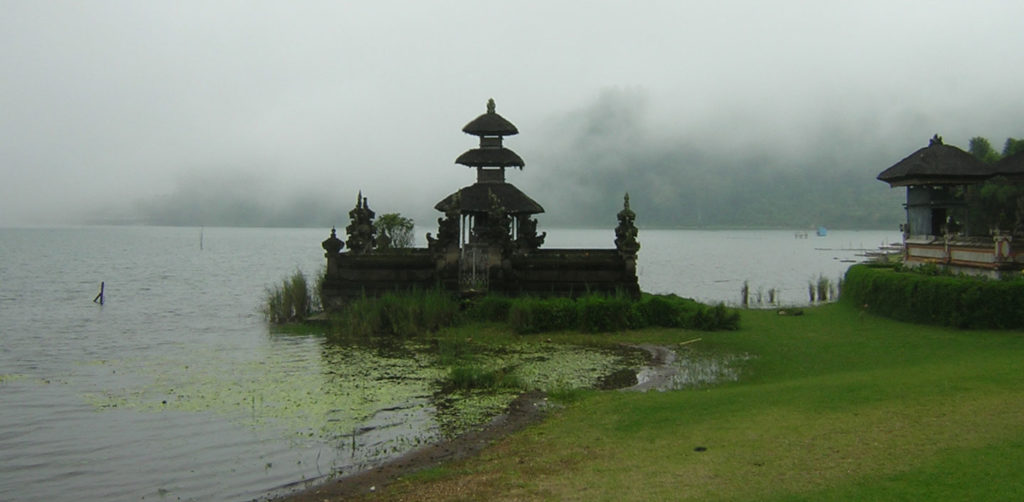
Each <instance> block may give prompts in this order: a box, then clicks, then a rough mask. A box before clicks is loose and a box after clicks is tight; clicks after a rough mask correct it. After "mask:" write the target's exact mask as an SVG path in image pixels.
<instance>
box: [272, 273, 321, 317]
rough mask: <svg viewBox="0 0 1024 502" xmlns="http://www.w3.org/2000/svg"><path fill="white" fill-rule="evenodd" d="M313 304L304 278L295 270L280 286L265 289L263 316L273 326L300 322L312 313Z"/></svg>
mask: <svg viewBox="0 0 1024 502" xmlns="http://www.w3.org/2000/svg"><path fill="white" fill-rule="evenodd" d="M313 304H314V301H313V295H311V294H310V290H309V284H308V282H307V281H306V276H305V275H304V274H303V273H302V271H301V270H296V271H295V273H293V274H292V275H291V277H287V278H285V279H284V280H282V281H281V284H279V285H277V286H274V287H272V288H268V289H267V291H266V298H265V301H264V305H263V315H264V316H265V317H266V318H267V320H268V321H270V322H271V323H274V324H283V323H288V322H296V321H302V320H305V319H306V317H308V316H309V314H310V313H311V312H312V311H313Z"/></svg>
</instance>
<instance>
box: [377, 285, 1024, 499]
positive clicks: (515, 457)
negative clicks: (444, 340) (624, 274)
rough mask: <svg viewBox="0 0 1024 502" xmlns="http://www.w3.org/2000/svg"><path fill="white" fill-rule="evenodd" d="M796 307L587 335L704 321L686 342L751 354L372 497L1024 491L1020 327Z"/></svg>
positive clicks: (575, 408)
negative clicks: (727, 326)
mask: <svg viewBox="0 0 1024 502" xmlns="http://www.w3.org/2000/svg"><path fill="white" fill-rule="evenodd" d="M804 312H805V315H803V316H798V317H788V316H779V315H777V314H776V313H775V312H772V311H744V312H743V317H742V321H741V326H742V327H741V329H740V330H738V331H726V332H714V333H702V332H693V331H682V330H665V329H652V330H642V331H636V332H628V333H622V334H615V335H590V336H598V337H604V338H606V339H612V338H613V339H615V340H621V341H624V342H654V343H673V342H681V341H684V340H689V339H693V338H695V337H701V338H702V341H700V342H697V343H695V344H691V345H688V346H687V347H689V348H692V349H695V350H698V351H703V352H710V353H734V354H749V355H750V356H752V357H751V358H749V359H747V360H746V362H745V363H743V364H744V366H743V367H742V373H741V378H740V380H739V381H738V382H733V383H725V384H721V385H717V386H714V387H710V388H700V389H691V390H680V391H669V392H652V393H646V394H639V393H627V392H617V391H603V392H602V391H587V392H585V393H584V395H583V397H582V398H581V399H579V400H577V401H574V402H573V403H572V404H570V405H568V406H567V407H566V408H564V409H562V410H560V411H558V412H557V413H555V414H553V415H552V416H551V417H549V418H548V419H547V420H545V421H544V422H543V423H542V424H539V425H537V426H534V427H531V428H529V429H527V430H526V431H524V432H522V433H519V434H516V435H514V436H512V437H509V438H506V439H505V440H503V441H501V442H499V443H498V444H495V445H493V446H492V447H490V448H489V449H487V450H485V451H484V453H483V454H482V455H480V456H479V457H477V458H474V459H470V460H467V461H463V462H458V463H453V464H449V465H446V466H444V467H440V468H436V469H432V470H429V471H425V472H421V473H417V474H413V475H410V476H408V477H407V478H406V479H404V480H402V481H401V482H399V483H396V484H394V485H392V486H391V487H389V488H388V489H387V490H385V491H383V493H377V494H374V495H372V498H374V499H377V498H381V499H417V500H419V499H434V500H535V499H547V500H815V501H817V500H843V501H847V500H1024V365H1022V364H1021V363H1022V362H1024V332H1019V331H1013V332H1010V331H957V330H953V329H947V328H939V327H933V326H920V325H913V324H905V323H899V322H894V321H890V320H887V319H882V318H877V317H873V316H871V315H866V314H863V313H862V312H860V311H858V310H857V309H856V308H854V307H852V306H849V305H845V304H833V305H828V306H824V307H819V308H813V309H805V311H804ZM483 336H486V335H483ZM536 336H538V337H543V338H545V339H546V338H553V339H554V341H556V342H557V341H560V340H562V341H571V340H578V339H579V338H578V337H579V335H576V334H559V335H552V336H550V337H549V336H548V335H536ZM697 450H703V451H697Z"/></svg>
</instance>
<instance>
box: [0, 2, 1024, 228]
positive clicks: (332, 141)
mask: <svg viewBox="0 0 1024 502" xmlns="http://www.w3.org/2000/svg"><path fill="white" fill-rule="evenodd" d="M0 12H2V15H0V47H2V50H0V225H3V226H7V225H23V224H64V223H78V222H82V221H88V220H90V219H97V218H99V219H103V218H109V219H110V220H118V219H126V220H131V219H132V218H136V217H138V215H137V213H138V212H139V211H143V210H145V209H146V208H150V209H152V207H153V206H154V205H159V202H160V201H172V200H173V201H179V202H180V201H187V200H190V199H189V197H195V200H197V201H198V200H208V199H203V197H202V196H201V194H202V193H206V194H224V195H225V196H226V197H231V198H235V199H251V200H253V201H257V202H259V203H262V204H279V205H288V204H293V203H294V200H295V199H296V198H300V199H301V198H307V199H308V198H319V199H321V200H327V201H330V200H332V198H340V199H343V201H344V204H343V206H342V207H346V208H347V207H350V206H351V205H352V202H354V200H355V194H356V192H357V191H358V190H360V189H361V190H363V192H364V193H365V194H366V195H367V196H369V198H370V201H371V204H372V205H373V207H374V209H376V210H377V211H378V212H384V211H387V212H395V211H397V212H402V213H403V214H409V215H413V216H414V217H416V218H417V221H432V219H433V218H435V217H436V214H435V213H433V212H432V207H433V204H434V203H435V202H437V201H439V200H441V199H442V198H444V197H445V196H446V195H447V194H449V193H451V192H452V191H454V190H455V189H457V188H458V187H460V186H464V185H468V184H470V183H472V181H473V179H474V173H473V172H472V171H471V170H469V169H467V168H464V167H462V166H457V165H455V164H454V163H453V162H454V159H455V158H456V157H457V156H458V155H459V154H460V153H462V152H463V151H465V150H467V149H469V148H472V147H474V146H475V141H476V140H475V138H473V137H470V136H467V135H465V134H463V133H462V132H461V128H462V126H463V125H464V124H465V123H466V122H468V121H469V120H471V119H472V118H474V117H475V116H476V115H478V114H480V113H483V112H484V111H485V103H486V101H487V99H488V98H494V99H495V101H496V102H497V110H498V112H499V113H501V114H502V115H504V116H505V117H506V118H508V119H509V120H511V121H512V122H513V123H515V124H516V125H517V126H518V127H519V130H520V135H519V136H515V137H512V138H508V139H507V140H506V145H507V146H509V147H510V148H512V149H514V150H515V151H516V152H518V153H519V154H520V155H521V156H522V157H523V158H524V159H525V160H526V169H525V170H524V171H523V172H518V171H517V172H513V173H510V175H509V181H511V182H513V183H515V184H517V185H518V186H520V187H521V188H523V189H524V190H525V191H526V192H527V193H530V194H531V195H533V194H534V193H538V194H540V195H543V196H545V197H557V195H558V193H560V190H559V188H558V183H566V184H573V183H575V181H576V179H575V178H577V177H578V176H580V174H579V173H580V172H581V170H580V166H574V167H573V168H572V169H570V168H569V167H567V164H571V163H572V162H573V159H574V158H575V159H587V158H592V154H591V153H589V152H580V154H579V155H577V154H576V153H574V152H573V149H577V150H587V151H589V150H591V148H592V147H593V148H598V147H599V146H600V145H595V144H594V143H588V142H587V141H591V140H592V141H598V142H599V141H601V138H602V136H603V137H605V138H606V139H608V138H611V139H614V141H615V142H617V143H615V144H621V145H623V148H626V147H627V146H628V145H629V144H639V145H643V147H644V148H651V146H650V145H654V144H669V145H671V144H683V143H685V144H688V145H699V146H700V151H702V152H704V153H703V154H701V155H698V156H694V157H692V158H686V159H680V162H688V163H697V164H699V163H701V162H707V163H708V166H709V168H711V167H710V166H714V165H715V162H713V161H711V160H708V156H709V155H711V156H715V155H717V156H725V157H731V158H745V157H747V156H752V157H757V156H763V155H771V156H772V157H773V158H772V161H771V162H770V164H771V165H773V166H785V165H786V164H789V163H792V164H793V165H806V164H807V163H808V162H809V161H808V159H827V161H824V162H823V163H822V164H823V165H819V168H820V169H829V168H830V165H828V164H829V163H835V162H840V163H843V164H844V165H846V166H856V165H859V164H866V167H864V169H865V172H866V173H867V175H866V176H867V179H868V180H871V182H873V183H877V182H875V181H873V178H874V175H875V174H877V172H880V171H881V170H883V169H884V168H886V167H888V166H889V165H891V164H892V163H895V162H896V161H898V160H900V159H901V158H902V157H904V156H905V155H907V154H909V153H910V152H912V151H913V150H915V149H917V148H920V147H922V146H925V145H926V144H927V140H928V138H929V137H931V135H932V134H935V133H939V134H941V135H943V136H944V137H945V139H946V142H947V143H952V144H956V145H959V146H961V147H963V148H966V145H967V140H968V139H969V138H970V137H972V136H976V135H981V136H986V137H988V138H989V139H991V140H992V143H993V145H995V146H996V147H997V148H1001V146H1002V141H1003V140H1004V139H1005V138H1006V137H1008V136H1013V137H1022V136H1024V120H1022V119H1024V99H1022V96H1021V92H1022V89H1024V66H1022V65H1020V64H1019V62H1020V61H1019V60H1020V56H1019V52H1020V50H1021V49H1022V48H1024V30H1022V29H1021V20H1022V19H1024V2H1019V1H1005V2H993V1H973V2H962V1H949V2H946V1H934V0H933V1H922V2H897V1H891V0H890V1H865V0H859V1H856V2H827V1H779V2H762V1H716V2H710V1H709V2H688V1H687V2H684V1H643V2H624V1H620V2H610V1H594V0H587V1H574V2H569V1H557V0H555V1H550V0H549V1H538V2H531V1H511V0H509V1H505V2H480V1H430V2H427V1H412V0H409V1H381V0H374V1H366V2H345V1H326V2H316V1H287V2H286V1H277V2H263V1H209V0H204V1H194V2H192V1H137V0H129V1H123V2H114V1H74V2H62V1H34V0H25V1H9V0H0ZM587 138H590V140H588V139H587ZM631 138H633V139H636V140H637V141H632V140H631ZM709 152H711V153H709ZM752 152H753V153H752ZM608 155H612V157H613V158H614V152H611V153H608V152H605V154H603V158H605V159H607V158H608ZM583 167H585V166H583ZM623 168H624V169H625V168H628V166H624V167H623ZM561 173H564V174H565V176H561V177H560V174H561ZM624 188H625V189H628V188H629V187H628V186H627V187H624ZM667 189H669V190H671V187H667ZM562 193H571V192H562ZM197 194H200V195H197ZM578 196H585V195H578ZM535 198H537V199H538V201H539V202H541V203H542V204H544V205H546V206H548V208H549V211H550V210H551V206H552V205H557V204H550V203H547V200H545V199H544V198H543V197H541V196H537V197H535ZM197 204H198V202H197ZM327 206H330V204H327ZM193 209H195V208H193ZM200 212H201V211H200ZM344 217H345V216H344V215H343V214H338V215H337V220H338V222H339V225H341V226H343V225H344V224H345V221H343V218H344Z"/></svg>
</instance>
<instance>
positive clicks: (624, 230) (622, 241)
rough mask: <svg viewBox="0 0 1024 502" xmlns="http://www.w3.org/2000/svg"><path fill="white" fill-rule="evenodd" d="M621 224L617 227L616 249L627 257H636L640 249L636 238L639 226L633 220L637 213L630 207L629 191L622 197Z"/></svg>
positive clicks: (619, 215) (619, 216)
mask: <svg viewBox="0 0 1024 502" xmlns="http://www.w3.org/2000/svg"><path fill="white" fill-rule="evenodd" d="M618 218H619V226H617V227H615V249H617V250H619V254H620V255H621V256H622V257H623V258H625V259H635V258H636V253H637V251H639V250H640V242H639V241H637V240H636V235H637V228H636V225H634V224H633V222H634V221H635V220H636V213H634V212H633V210H632V209H630V208H629V193H627V194H626V196H625V197H623V198H622V211H619V214H618Z"/></svg>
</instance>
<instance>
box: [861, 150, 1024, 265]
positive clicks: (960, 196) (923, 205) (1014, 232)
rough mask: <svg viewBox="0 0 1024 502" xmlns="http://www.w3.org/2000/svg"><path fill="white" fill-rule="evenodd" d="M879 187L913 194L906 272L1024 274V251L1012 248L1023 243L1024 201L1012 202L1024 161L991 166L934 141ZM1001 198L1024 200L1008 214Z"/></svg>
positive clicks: (889, 172) (1023, 177)
mask: <svg viewBox="0 0 1024 502" xmlns="http://www.w3.org/2000/svg"><path fill="white" fill-rule="evenodd" d="M878 179H879V180H880V181H884V182H886V183H888V184H889V186H891V187H906V189H907V202H906V204H905V205H904V207H905V208H906V212H907V220H906V222H905V223H903V224H902V225H900V227H901V230H902V231H903V241H904V262H905V263H906V264H907V265H909V266H917V265H922V264H928V263H931V264H936V265H941V266H944V267H947V268H951V269H954V270H957V271H960V272H965V273H971V274H985V275H1002V274H1004V273H1005V272H1007V271H1016V270H1020V269H1021V268H1024V246H1019V247H1021V248H1022V251H1021V252H1017V251H1014V249H1013V245H1012V243H1013V238H1014V237H1015V236H1016V237H1018V238H1021V239H1024V224H1022V218H1024V198H1021V197H1017V196H1016V195H1014V194H1010V192H1015V191H1016V190H1017V189H1018V188H1017V187H1019V186H1021V185H1024V155H1022V154H1018V155H1014V156H1011V157H1007V158H1005V159H1003V160H1001V161H1000V162H998V163H996V164H992V165H989V164H985V163H983V162H981V161H980V160H978V159H976V158H975V157H974V156H973V155H971V154H970V153H967V152H965V151H963V150H961V149H959V148H957V147H955V146H952V145H946V144H944V143H943V142H942V138H941V137H939V136H938V135H935V136H934V137H932V139H931V140H930V141H929V144H928V146H926V147H924V148H921V149H919V150H917V151H915V152H914V153H912V154H910V155H908V156H907V157H906V158H904V159H903V160H900V161H899V162H897V163H896V164H893V165H892V166H891V167H889V168H888V169H886V170H884V171H882V172H881V173H880V174H879V175H878ZM1008 190H1009V191H1008ZM996 192H998V194H1000V195H999V197H1002V198H1006V197H1007V196H1012V197H1016V199H1017V200H1010V201H1009V203H1010V206H1007V205H1006V203H1007V201H1005V200H1003V201H995V196H993V195H992V194H993V193H996ZM1020 193H1021V194H1022V195H1024V191H1021V192H1020ZM1007 194H1010V195H1007Z"/></svg>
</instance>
